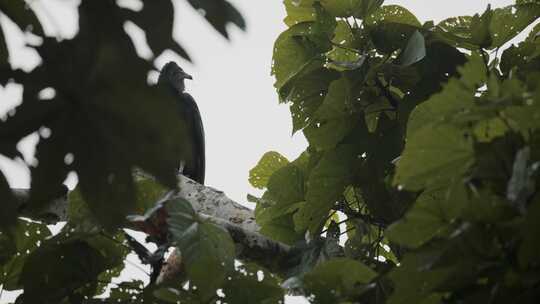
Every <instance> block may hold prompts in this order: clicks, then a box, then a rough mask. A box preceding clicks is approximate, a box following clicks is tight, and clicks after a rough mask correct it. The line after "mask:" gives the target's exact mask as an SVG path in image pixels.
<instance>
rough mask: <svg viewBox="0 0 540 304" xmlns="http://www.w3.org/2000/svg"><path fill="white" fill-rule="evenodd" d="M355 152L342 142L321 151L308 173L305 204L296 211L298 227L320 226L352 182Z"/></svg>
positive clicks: (313, 230)
mask: <svg viewBox="0 0 540 304" xmlns="http://www.w3.org/2000/svg"><path fill="white" fill-rule="evenodd" d="M357 154H358V152H357V151H356V149H355V147H354V146H350V145H341V146H338V147H336V148H335V149H333V150H330V151H328V152H326V153H325V154H324V156H323V157H322V158H321V160H320V161H319V163H318V164H317V166H316V167H315V168H314V169H313V171H312V172H311V174H310V175H309V178H308V182H307V192H306V204H305V205H304V206H303V207H302V208H301V209H300V210H299V211H298V213H297V214H296V215H295V225H296V226H297V230H304V229H306V228H309V229H310V231H311V232H312V233H315V232H316V229H318V228H319V226H322V225H323V224H324V221H325V217H326V216H327V214H328V212H329V211H330V209H331V208H332V206H333V205H334V203H335V202H336V201H337V200H338V199H339V197H340V196H341V195H342V194H343V192H344V190H345V188H346V187H347V186H348V185H349V184H350V183H351V182H352V178H353V176H354V174H355V173H356V172H355V171H356V167H355V164H356V162H357V160H358V155H357Z"/></svg>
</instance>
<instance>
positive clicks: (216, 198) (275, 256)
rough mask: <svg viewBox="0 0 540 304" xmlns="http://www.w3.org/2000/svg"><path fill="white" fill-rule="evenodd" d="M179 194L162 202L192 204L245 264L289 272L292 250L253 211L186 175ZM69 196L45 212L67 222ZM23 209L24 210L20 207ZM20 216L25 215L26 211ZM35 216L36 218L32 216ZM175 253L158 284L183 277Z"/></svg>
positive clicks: (24, 195)
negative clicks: (225, 236)
mask: <svg viewBox="0 0 540 304" xmlns="http://www.w3.org/2000/svg"><path fill="white" fill-rule="evenodd" d="M178 179H179V189H180V190H178V191H171V192H169V193H167V194H166V195H165V196H164V197H163V198H162V199H161V200H160V202H162V201H166V200H171V199H176V198H182V199H184V200H187V201H188V202H190V203H191V204H192V206H193V208H194V209H195V211H197V213H199V215H200V216H201V217H202V218H204V219H207V220H209V221H211V222H212V223H214V224H216V225H219V226H221V227H223V228H224V229H226V230H227V231H228V232H229V233H230V235H231V237H232V239H233V241H234V242H235V244H236V248H237V254H238V255H237V258H238V259H239V260H242V261H246V262H256V263H257V264H259V265H261V266H264V267H266V268H268V269H269V270H270V271H273V272H277V273H281V272H284V271H285V270H286V269H287V261H288V257H289V254H290V251H291V248H290V247H289V246H288V245H286V244H283V243H280V242H276V241H273V240H271V239H269V238H267V237H265V236H263V235H262V234H260V233H259V230H260V227H259V226H258V225H257V223H256V222H255V215H254V214H253V210H251V209H249V208H247V207H245V206H242V205H241V204H239V203H237V202H235V201H233V200H231V199H230V198H228V197H227V196H226V195H225V194H224V193H223V192H222V191H219V190H216V189H214V188H211V187H206V186H204V185H201V184H199V183H197V182H195V181H193V180H191V179H189V178H187V177H185V176H182V175H179V176H178ZM13 193H14V194H15V196H16V197H17V198H18V200H19V201H20V204H21V205H20V206H23V207H24V205H25V202H26V201H27V200H28V193H29V190H28V189H13ZM68 203H69V202H68V200H67V197H63V198H58V199H55V200H54V201H53V202H52V203H51V204H50V205H49V207H48V208H47V210H46V211H45V214H46V215H47V216H48V217H50V216H54V217H55V219H58V221H67V220H68V217H67V207H68ZM20 209H21V210H24V209H25V208H20ZM21 216H25V214H24V212H22V213H21ZM29 217H32V218H33V216H29ZM176 251H177V250H175V252H173V253H172V254H171V255H170V256H169V258H168V259H167V262H166V264H165V265H164V266H163V268H162V270H161V273H160V275H159V277H158V279H157V284H161V283H164V282H167V281H169V280H173V279H174V278H177V277H180V276H181V275H182V272H183V266H182V259H181V254H180V253H179V252H176Z"/></svg>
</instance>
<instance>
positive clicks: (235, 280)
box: [223, 264, 283, 304]
mask: <svg viewBox="0 0 540 304" xmlns="http://www.w3.org/2000/svg"><path fill="white" fill-rule="evenodd" d="M246 291H249V292H246ZM223 293H224V294H225V299H224V300H225V301H226V302H227V303H261V304H270V303H278V302H282V301H283V289H282V288H281V287H280V286H279V284H278V280H277V278H276V277H275V276H274V275H272V274H271V273H270V272H267V271H265V270H264V269H260V268H259V267H257V266H256V265H253V264H245V265H242V266H240V267H239V269H238V271H235V272H234V274H233V275H232V276H231V278H230V280H227V283H226V284H225V286H224V287H223Z"/></svg>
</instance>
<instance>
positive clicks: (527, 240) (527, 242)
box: [518, 195, 540, 268]
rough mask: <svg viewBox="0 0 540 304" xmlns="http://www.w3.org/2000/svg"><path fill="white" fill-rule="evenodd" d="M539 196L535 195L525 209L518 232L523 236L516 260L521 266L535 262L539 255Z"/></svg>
mask: <svg viewBox="0 0 540 304" xmlns="http://www.w3.org/2000/svg"><path fill="white" fill-rule="evenodd" d="M538 216H540V196H538V195H536V197H535V198H534V199H533V201H532V203H531V204H530V205H529V207H528V209H527V213H526V215H525V221H524V222H523V224H522V226H521V229H520V234H521V237H522V238H523V241H522V243H521V244H520V246H519V252H518V260H519V264H520V265H521V267H523V268H527V267H529V266H531V265H534V264H537V263H538V261H539V258H538V257H540V237H539V235H538V232H537V231H539V229H540V225H539V223H540V222H539V221H538Z"/></svg>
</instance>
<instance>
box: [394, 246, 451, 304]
mask: <svg viewBox="0 0 540 304" xmlns="http://www.w3.org/2000/svg"><path fill="white" fill-rule="evenodd" d="M440 254H441V253H440V252H439V251H438V250H437V249H436V248H435V249H424V250H419V251H416V252H413V253H409V254H407V255H405V257H404V258H403V259H402V261H401V265H400V266H399V267H396V268H394V269H393V270H392V271H391V272H390V274H389V275H388V278H389V279H391V280H392V281H393V283H394V286H395V289H394V292H393V293H392V295H391V296H390V298H389V299H388V303H390V304H405V303H424V301H428V300H429V299H430V298H432V297H433V296H434V295H433V293H432V292H433V290H434V289H435V288H437V287H438V286H439V285H440V284H442V283H443V282H444V281H445V280H446V279H447V278H448V277H449V276H450V274H451V273H452V269H451V267H446V268H439V269H435V270H429V269H428V265H429V264H430V263H432V262H431V261H433V260H434V259H436V258H437V257H438V256H439V255H440ZM426 303H432V301H428V302H426Z"/></svg>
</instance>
